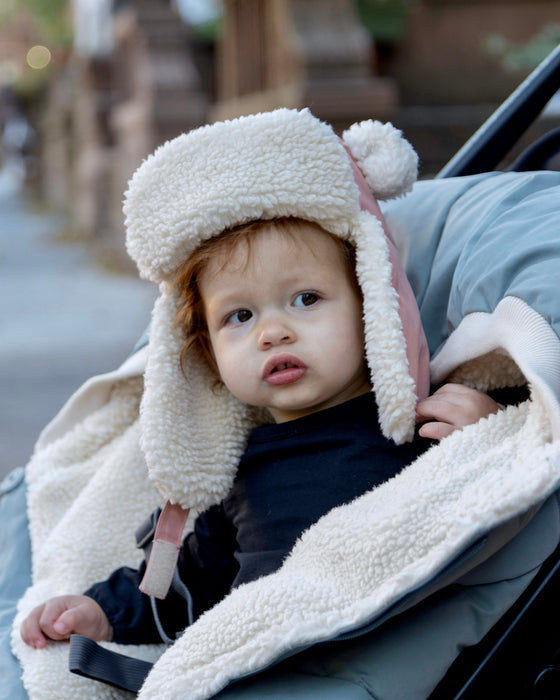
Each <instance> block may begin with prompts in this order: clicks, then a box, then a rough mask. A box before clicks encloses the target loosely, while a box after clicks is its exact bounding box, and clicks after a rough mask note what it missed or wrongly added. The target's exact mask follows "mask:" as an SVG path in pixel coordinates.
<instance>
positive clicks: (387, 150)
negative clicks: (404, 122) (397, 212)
mask: <svg viewBox="0 0 560 700" xmlns="http://www.w3.org/2000/svg"><path fill="white" fill-rule="evenodd" d="M342 140H343V142H344V143H345V144H346V146H348V148H349V149H350V152H351V153H352V157H353V158H354V160H355V161H356V163H357V164H358V166H359V168H360V170H361V171H362V173H363V174H364V177H365V178H366V182H367V184H368V186H369V187H370V189H371V191H372V192H373V194H374V195H375V196H376V197H377V199H382V200H385V199H394V198H395V197H399V196H400V195H402V194H405V193H406V192H410V190H411V189H412V185H413V184H414V182H415V181H416V178H417V176H418V156H417V154H416V152H415V150H414V149H413V148H412V146H411V145H410V143H409V142H408V141H407V140H406V139H405V138H404V137H403V135H402V132H401V131H400V130H399V129H395V127H394V126H393V125H392V124H391V123H389V122H387V123H386V124H383V123H382V122H379V121H373V120H371V119H368V120H367V121H363V122H359V123H357V124H352V126H351V127H350V128H349V129H347V130H346V131H345V132H344V133H343V135H342Z"/></svg>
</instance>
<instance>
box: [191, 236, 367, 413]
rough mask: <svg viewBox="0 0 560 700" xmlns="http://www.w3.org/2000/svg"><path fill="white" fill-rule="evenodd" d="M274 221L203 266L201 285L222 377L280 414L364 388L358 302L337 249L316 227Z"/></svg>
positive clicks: (317, 406) (249, 399)
mask: <svg viewBox="0 0 560 700" xmlns="http://www.w3.org/2000/svg"><path fill="white" fill-rule="evenodd" d="M298 229H299V230H298V233H297V238H296V237H292V236H290V235H288V234H286V233H284V232H281V231H278V230H276V229H275V228H274V227H273V226H270V227H267V228H266V229H265V230H263V231H259V232H258V233H257V234H256V235H255V236H254V238H253V239H252V241H251V245H250V249H248V246H247V243H240V244H238V245H237V247H236V248H235V249H234V251H233V254H232V255H230V256H229V258H228V259H227V260H225V259H224V258H223V256H222V257H220V256H218V257H217V258H216V259H213V260H212V261H211V262H210V264H209V265H208V266H207V267H206V269H205V271H204V272H203V274H202V277H201V279H200V290H201V293H202V298H203V301H204V308H205V313H206V319H207V324H208V330H209V334H210V341H211V344H212V349H213V352H214V355H215V358H216V364H217V366H218V371H219V373H220V377H221V379H222V381H223V382H224V384H225V385H226V386H227V387H228V389H229V390H230V391H231V392H232V394H234V395H235V396H236V397H237V398H239V399H240V400H241V401H244V402H245V403H248V404H250V405H252V406H265V407H266V408H268V409H269V411H270V413H271V414H272V416H273V418H274V419H275V421H276V422H279V423H280V422H284V421H288V420H293V419H294V418H299V417H301V416H304V415H307V414H309V413H313V412H315V411H318V410H321V409H324V408H328V407H330V406H334V405H336V404H339V403H342V402H343V401H347V400H348V399H351V398H354V397H355V396H358V395H360V394H363V393H365V392H367V391H369V389H370V386H369V382H368V376H367V368H366V363H365V360H364V338H363V325H362V306H361V301H360V299H359V296H358V294H357V292H356V289H355V287H354V284H353V282H352V281H351V280H350V278H349V275H348V271H347V269H346V263H345V261H344V257H343V253H342V251H341V250H340V248H339V247H338V246H337V244H336V243H335V242H334V241H333V240H332V239H331V238H330V237H329V236H327V235H326V234H324V233H322V232H321V231H320V230H317V229H316V228H315V227H313V226H311V225H309V226H306V225H304V224H302V225H301V227H298Z"/></svg>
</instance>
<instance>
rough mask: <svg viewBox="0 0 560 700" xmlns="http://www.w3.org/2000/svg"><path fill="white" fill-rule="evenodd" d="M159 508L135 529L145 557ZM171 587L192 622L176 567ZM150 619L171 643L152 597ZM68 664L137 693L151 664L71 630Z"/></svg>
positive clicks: (75, 670)
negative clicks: (185, 605)
mask: <svg viewBox="0 0 560 700" xmlns="http://www.w3.org/2000/svg"><path fill="white" fill-rule="evenodd" d="M160 513H161V509H160V508H157V509H156V510H155V511H154V512H153V513H151V515H150V516H149V517H148V518H146V520H145V521H144V522H143V523H142V524H141V525H140V527H139V528H138V529H137V530H136V544H137V546H138V547H139V548H141V549H143V550H144V552H145V555H146V558H148V557H149V554H150V549H151V546H152V540H153V537H154V533H155V530H156V526H157V521H158V518H159V515H160ZM172 588H173V589H174V590H176V591H177V593H179V595H181V596H182V597H183V598H184V599H185V601H186V602H187V605H188V609H189V624H192V619H193V617H192V599H191V595H190V592H189V590H188V588H187V587H186V586H185V584H184V583H183V582H182V581H181V579H180V578H179V574H178V572H177V570H175V574H174V576H173V583H172ZM151 603H152V612H153V614H154V620H155V623H156V626H157V629H158V632H159V634H160V637H161V638H162V641H163V642H165V643H166V644H172V643H173V641H174V640H173V639H170V638H169V637H168V636H167V634H166V633H165V630H164V629H163V626H162V625H161V622H160V620H159V616H158V614H157V607H156V604H155V599H154V598H152V599H151ZM68 661H69V668H70V671H72V673H77V674H78V675H79V676H84V677H85V678H91V679H92V680H94V681H101V682H102V683H108V684H109V685H113V686H115V687H116V688H120V689H121V690H130V691H132V692H133V693H138V691H139V690H140V688H141V687H142V683H143V682H144V680H145V678H146V676H147V675H148V673H149V672H150V670H151V669H152V666H153V664H151V663H149V662H148V661H141V660H140V659H135V658H133V657H132V656H126V655H125V654H119V653H117V652H115V651H109V650H108V649H105V648H104V647H102V646H100V645H99V644H98V643H97V642H94V641H93V639H89V637H84V636H83V635H81V634H73V635H71V637H70V656H69V659H68Z"/></svg>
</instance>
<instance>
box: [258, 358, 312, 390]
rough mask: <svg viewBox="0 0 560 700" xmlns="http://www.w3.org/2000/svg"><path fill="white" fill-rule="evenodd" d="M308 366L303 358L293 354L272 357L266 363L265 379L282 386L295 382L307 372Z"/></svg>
mask: <svg viewBox="0 0 560 700" xmlns="http://www.w3.org/2000/svg"><path fill="white" fill-rule="evenodd" d="M306 371H307V367H306V366H305V364H304V363H303V362H301V360H299V359H298V358H297V357H294V356H293V355H290V356H286V355H283V356H276V357H271V358H270V360H268V362H267V363H266V365H265V367H264V372H263V379H264V380H265V381H266V382H268V383H269V384H273V385H274V386H280V385H282V384H293V383H294V382H297V381H298V379H301V378H302V377H303V375H304V374H305V373H306Z"/></svg>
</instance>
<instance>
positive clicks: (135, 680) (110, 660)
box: [68, 634, 153, 693]
mask: <svg viewBox="0 0 560 700" xmlns="http://www.w3.org/2000/svg"><path fill="white" fill-rule="evenodd" d="M68 663H69V668H70V671H72V673H77V674H78V675H79V676H84V677H85V678H92V679H93V680H96V681H101V682H102V683H108V684H109V685H112V686H114V687H115V688H120V689H121V690H130V691H132V692H133V693H138V692H139V690H140V688H141V687H142V684H143V683H144V680H145V678H146V676H147V675H148V673H149V672H150V671H151V669H152V666H153V664H151V663H149V662H148V661H142V660H140V659H134V658H132V657H131V656H125V655H124V654H118V653H117V652H115V651H109V649H105V648H104V647H102V646H100V645H99V644H98V643H97V642H94V641H93V639H90V638H89V637H84V636H82V635H81V634H73V635H72V636H71V637H70V656H69V659H68Z"/></svg>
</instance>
